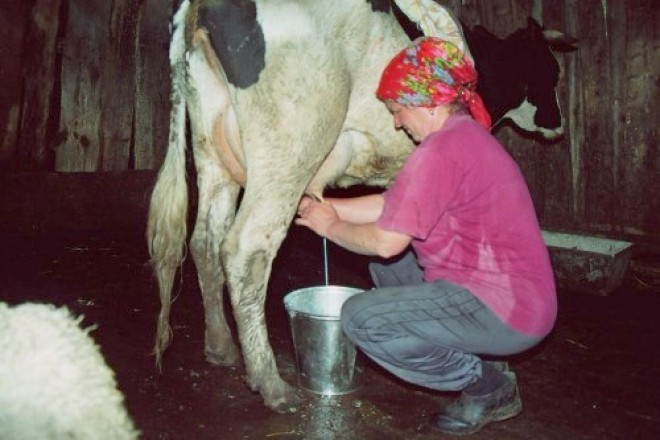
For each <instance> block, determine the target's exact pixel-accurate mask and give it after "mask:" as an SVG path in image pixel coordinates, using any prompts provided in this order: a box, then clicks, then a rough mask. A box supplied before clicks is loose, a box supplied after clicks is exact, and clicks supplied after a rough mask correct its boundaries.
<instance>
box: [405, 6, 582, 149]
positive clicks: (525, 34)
mask: <svg viewBox="0 0 660 440" xmlns="http://www.w3.org/2000/svg"><path fill="white" fill-rule="evenodd" d="M393 10H394V13H395V15H396V17H397V20H398V21H399V22H400V23H401V25H402V26H403V28H404V30H405V31H406V34H407V35H408V36H409V37H410V38H411V39H415V38H418V37H420V36H422V33H421V31H420V29H419V27H418V26H417V24H416V23H414V22H412V21H411V20H410V19H409V18H408V16H407V15H405V14H404V13H403V12H402V11H401V9H400V8H397V6H396V4H395V5H393ZM460 26H461V31H462V35H463V37H464V38H465V40H466V42H467V46H468V47H469V49H470V52H471V55H472V58H473V59H474V60H475V67H476V69H477V72H478V73H479V82H478V84H477V92H478V93H479V94H480V95H481V97H482V99H483V100H484V104H485V105H486V108H488V111H489V112H490V116H491V118H492V120H493V129H497V128H499V127H500V126H502V125H503V123H504V122H505V121H506V120H510V121H511V122H513V124H514V125H516V126H517V127H518V128H521V129H522V130H523V131H525V132H529V133H535V134H538V135H540V136H541V137H543V138H545V139H547V140H554V139H556V138H558V137H560V136H562V135H563V133H564V126H563V120H562V115H561V107H560V105H559V98H558V96H557V93H556V88H557V81H558V79H559V64H558V63H557V60H556V59H555V57H554V54H553V51H559V52H572V51H574V50H575V49H576V46H574V45H573V43H575V42H576V40H575V39H574V38H572V37H569V36H566V35H564V34H563V33H562V32H558V31H555V30H551V29H543V27H542V26H541V25H540V24H539V23H538V22H537V21H536V20H535V19H534V18H532V17H530V18H528V19H527V27H525V28H521V29H518V30H516V31H515V32H513V33H512V34H510V35H509V36H507V37H506V38H503V39H502V38H498V37H497V36H495V35H494V34H493V33H491V32H490V31H488V30H487V29H486V28H484V27H483V26H475V27H474V28H470V27H469V26H466V25H465V24H464V23H460Z"/></svg>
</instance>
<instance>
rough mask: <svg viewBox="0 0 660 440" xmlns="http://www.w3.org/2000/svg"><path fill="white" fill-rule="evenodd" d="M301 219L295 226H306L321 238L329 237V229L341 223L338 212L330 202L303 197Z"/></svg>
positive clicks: (300, 207) (300, 209)
mask: <svg viewBox="0 0 660 440" xmlns="http://www.w3.org/2000/svg"><path fill="white" fill-rule="evenodd" d="M298 215H299V217H298V218H297V219H295V224H297V225H300V226H306V227H308V228H309V229H311V230H312V231H314V232H316V233H317V234H319V235H320V236H321V237H327V236H328V228H330V226H331V225H332V224H333V223H335V222H337V221H339V215H338V214H337V211H336V210H335V208H334V207H333V206H332V204H330V203H328V202H319V201H316V200H313V199H311V198H310V197H303V198H302V200H301V201H300V204H299V205H298Z"/></svg>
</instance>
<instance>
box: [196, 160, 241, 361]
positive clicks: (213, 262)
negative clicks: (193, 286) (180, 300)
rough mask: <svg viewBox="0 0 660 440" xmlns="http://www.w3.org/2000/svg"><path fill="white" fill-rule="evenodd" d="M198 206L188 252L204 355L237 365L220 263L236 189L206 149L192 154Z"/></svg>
mask: <svg viewBox="0 0 660 440" xmlns="http://www.w3.org/2000/svg"><path fill="white" fill-rule="evenodd" d="M195 163H196V168H197V182H198V190H199V204H198V211H197V220H196V222H195V227H194V230H193V234H192V237H191V240H190V250H191V253H192V256H193V259H194V261H195V266H196V268H197V276H198V279H199V286H200V290H201V293H202V300H203V304H204V318H205V319H204V320H205V333H204V354H205V356H206V360H207V361H209V362H210V363H212V364H217V365H223V366H236V365H239V364H240V363H241V355H240V351H239V349H238V346H237V345H236V343H235V342H234V340H233V338H232V335H231V331H230V329H229V326H228V325H227V319H226V316H225V312H224V301H223V289H224V284H225V275H224V271H223V268H222V265H221V264H220V246H221V244H222V241H223V239H224V237H225V235H226V233H227V230H228V229H229V226H230V225H231V222H232V221H233V219H234V211H235V206H236V199H237V196H238V191H239V187H238V185H237V184H236V183H234V182H233V181H231V179H230V178H229V176H228V175H227V174H226V172H224V170H222V169H221V168H220V167H218V165H217V163H215V162H213V161H212V160H210V159H209V157H208V156H207V154H206V150H204V149H202V148H197V151H196V153H195Z"/></svg>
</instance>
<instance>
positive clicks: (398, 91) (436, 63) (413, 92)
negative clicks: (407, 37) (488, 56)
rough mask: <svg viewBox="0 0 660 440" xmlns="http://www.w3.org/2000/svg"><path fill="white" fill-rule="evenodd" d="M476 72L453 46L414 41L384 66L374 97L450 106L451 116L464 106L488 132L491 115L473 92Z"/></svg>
mask: <svg viewBox="0 0 660 440" xmlns="http://www.w3.org/2000/svg"><path fill="white" fill-rule="evenodd" d="M476 85H477V71H476V70H475V68H474V66H473V65H472V63H471V62H470V61H469V60H468V59H467V58H466V57H465V55H464V54H463V52H461V51H460V50H459V49H458V48H457V47H456V46H455V45H454V44H452V43H450V42H449V41H445V40H441V39H439V38H434V37H428V38H421V39H418V40H416V41H415V42H414V43H413V45H412V46H410V47H408V48H406V49H404V50H402V51H401V52H399V53H398V54H397V55H396V56H395V57H394V58H393V59H392V60H391V61H390V62H389V64H388V65H387V66H386V67H385V70H384V71H383V74H382V76H381V79H380V85H379V86H378V90H377V92H376V96H378V98H379V99H380V100H382V101H385V102H388V101H391V102H394V103H397V104H399V105H402V106H405V107H427V108H434V107H439V106H449V107H448V111H449V112H450V113H456V112H460V111H461V109H462V108H464V107H467V108H468V109H469V110H470V113H471V114H472V116H473V117H474V119H476V120H477V121H478V122H479V123H480V124H481V125H483V126H484V127H486V128H487V129H490V124H491V121H490V115H489V114H488V111H487V110H486V108H485V107H484V104H483V101H482V100H481V97H480V96H479V95H478V94H477V92H476V91H475V89H476Z"/></svg>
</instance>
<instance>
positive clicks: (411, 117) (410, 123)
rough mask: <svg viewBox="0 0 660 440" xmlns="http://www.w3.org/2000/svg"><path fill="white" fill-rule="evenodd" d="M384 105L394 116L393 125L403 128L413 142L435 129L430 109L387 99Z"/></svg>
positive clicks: (420, 139)
mask: <svg viewBox="0 0 660 440" xmlns="http://www.w3.org/2000/svg"><path fill="white" fill-rule="evenodd" d="M385 105H386V106H387V109H388V110H389V111H390V113H392V116H393V117H394V127H396V128H403V129H404V130H405V131H406V133H408V135H410V137H411V138H412V139H413V140H414V141H415V142H421V141H423V140H424V138H425V137H426V136H428V135H429V134H431V133H432V132H433V131H435V130H436V124H435V122H436V121H435V118H434V117H433V116H434V115H433V114H431V109H428V108H425V107H411V106H405V105H401V104H399V103H396V102H393V101H388V102H387V103H386V104H385Z"/></svg>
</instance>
